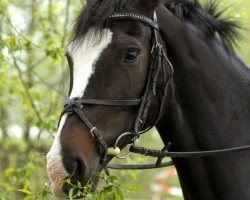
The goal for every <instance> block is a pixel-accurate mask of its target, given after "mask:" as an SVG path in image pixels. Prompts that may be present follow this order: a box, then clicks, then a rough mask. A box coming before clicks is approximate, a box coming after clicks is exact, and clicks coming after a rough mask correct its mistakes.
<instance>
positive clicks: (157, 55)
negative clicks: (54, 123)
mask: <svg viewBox="0 0 250 200" xmlns="http://www.w3.org/2000/svg"><path fill="white" fill-rule="evenodd" d="M107 20H108V21H113V20H134V21H140V22H142V23H144V24H146V25H148V26H149V27H151V30H152V39H151V43H152V44H151V47H152V48H151V49H152V50H151V54H150V62H149V69H148V70H149V73H148V80H147V84H146V89H145V91H144V95H143V97H142V98H140V99H131V100H109V99H80V98H70V99H68V101H67V102H66V104H65V106H64V109H63V112H62V114H61V117H62V116H63V115H64V114H66V113H67V114H76V115H77V116H78V117H79V119H80V120H81V121H82V122H83V123H84V124H85V125H86V126H87V128H88V129H89V131H90V133H91V135H92V137H93V139H94V140H95V143H96V146H97V148H98V150H99V152H100V155H101V161H100V163H101V164H102V165H103V166H104V168H105V169H106V172H107V173H109V172H108V170H107V168H111V169H124V170H126V169H154V168H162V167H168V166H171V165H174V163H173V162H172V161H169V162H162V160H163V159H164V158H165V157H171V158H190V157H192V158H194V157H209V156H222V155H226V154H229V153H236V152H244V151H249V150H250V145H249V146H244V147H236V148H229V149H221V150H212V151H197V152H169V151H168V150H169V148H170V146H171V144H170V143H168V144H167V145H166V146H165V147H164V148H163V149H162V150H153V149H147V148H144V147H138V146H135V141H136V140H137V139H139V137H140V135H141V134H142V133H145V132H146V131H148V130H149V129H150V128H152V127H154V126H155V125H156V124H157V123H158V121H159V120H160V119H161V117H162V114H163V113H164V110H165V106H166V104H167V93H168V86H169V82H170V79H171V78H172V77H173V73H174V69H173V66H172V64H171V62H170V61H169V59H168V58H167V56H166V53H165V51H164V49H163V47H162V45H161V43H160V41H159V38H158V34H159V33H158V31H159V24H158V21H157V16H156V13H154V16H153V20H152V19H150V18H148V17H146V16H143V15H139V14H133V13H116V14H113V15H111V16H110V17H109V18H108V19H107ZM165 64H167V66H168V67H169V70H170V74H169V76H167V75H166V74H167V72H166V67H165ZM161 70H162V73H161ZM160 75H162V76H163V81H164V88H163V89H162V94H163V95H162V97H161V101H160V107H159V111H158V116H157V118H156V120H155V122H154V124H153V125H152V126H151V127H148V128H147V129H146V130H143V127H144V125H145V122H146V120H147V116H148V111H149V109H150V106H151V98H152V96H156V86H157V81H158V79H159V76H160ZM85 104H86V105H102V106H139V109H138V113H137V117H136V120H135V123H134V128H133V130H132V131H130V132H126V133H123V134H121V135H120V136H119V137H118V138H117V140H116V142H115V144H114V146H113V147H109V146H108V144H107V143H106V142H105V140H104V139H103V137H102V134H101V133H100V132H99V131H98V129H97V128H96V127H94V126H93V125H92V123H91V122H90V121H89V120H88V118H87V116H86V115H85V114H84V112H83V110H82V109H83V106H84V105H85ZM59 122H60V121H59ZM124 137H131V142H132V145H131V146H130V149H129V152H128V153H127V154H126V155H125V156H119V154H120V149H119V147H118V143H119V141H121V140H122V139H123V138H124ZM131 153H137V154H141V155H145V156H151V157H156V158H157V161H156V163H155V164H146V165H111V164H107V157H108V156H116V157H117V158H119V159H124V158H126V157H127V156H129V155H130V154H131Z"/></svg>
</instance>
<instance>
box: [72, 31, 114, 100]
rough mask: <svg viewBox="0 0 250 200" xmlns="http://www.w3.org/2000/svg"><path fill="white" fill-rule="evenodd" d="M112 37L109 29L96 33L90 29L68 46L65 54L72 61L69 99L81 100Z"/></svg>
mask: <svg viewBox="0 0 250 200" xmlns="http://www.w3.org/2000/svg"><path fill="white" fill-rule="evenodd" d="M112 36H113V33H112V31H111V30H110V29H107V28H105V29H102V30H100V31H96V30H95V29H94V28H91V29H90V30H89V31H88V32H87V33H86V35H85V36H84V38H83V39H81V40H75V41H74V42H72V43H71V44H70V45H69V46H68V48H67V52H68V53H69V55H70V56H71V58H72V61H73V77H72V78H73V85H72V92H71V94H70V97H71V98H72V97H79V98H81V97H82V96H83V95H84V92H85V89H86V87H87V85H88V82H89V79H90V77H91V75H92V74H93V73H94V71H95V64H96V62H97V61H98V59H99V57H100V56H101V54H102V53H103V51H104V50H105V49H106V48H107V47H108V45H109V44H110V43H111V41H112Z"/></svg>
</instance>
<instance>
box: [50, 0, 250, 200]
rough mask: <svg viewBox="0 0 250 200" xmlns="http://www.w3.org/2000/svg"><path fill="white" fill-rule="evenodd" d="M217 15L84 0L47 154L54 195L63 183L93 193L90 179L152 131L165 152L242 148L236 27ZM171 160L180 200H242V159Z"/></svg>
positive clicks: (247, 157) (244, 81) (245, 177)
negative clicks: (66, 91) (63, 100)
mask: <svg viewBox="0 0 250 200" xmlns="http://www.w3.org/2000/svg"><path fill="white" fill-rule="evenodd" d="M222 13H223V11H221V10H219V9H218V6H217V4H216V3H209V4H208V6H205V7H204V6H201V4H200V3H199V2H198V1H197V0H167V1H164V2H162V1H160V0H155V1H147V0H117V1H113V0H91V1H87V5H86V7H85V8H84V9H83V10H82V12H81V13H80V15H79V16H78V18H77V20H76V25H75V29H74V37H73V40H72V42H71V43H70V44H69V45H68V47H67V54H66V56H67V58H68V63H69V68H70V91H69V100H68V101H67V102H66V104H65V106H64V109H63V112H62V115H61V118H60V122H59V125H58V132H57V134H56V137H55V140H54V142H53V145H52V147H51V149H50V151H49V153H48V154H47V171H48V175H49V178H50V180H51V188H52V191H53V193H54V194H55V195H56V196H58V197H64V196H65V194H67V193H68V192H69V189H70V187H69V186H68V185H67V184H60V181H63V180H65V179H66V178H69V179H70V180H71V181H72V182H73V183H76V182H77V181H79V182H81V183H82V184H83V185H85V184H87V183H89V184H91V185H93V188H94V187H95V185H96V184H97V183H98V176H97V175H96V174H98V173H99V172H100V171H101V170H102V169H103V168H105V166H106V165H107V163H108V162H109V161H110V160H111V159H112V158H113V157H114V156H116V155H118V154H119V150H120V149H122V148H124V147H125V146H126V145H128V144H130V143H131V142H132V143H133V142H134V141H135V140H136V139H137V138H138V137H139V135H140V134H141V133H144V132H145V131H146V130H148V128H150V127H152V126H156V128H157V130H158V132H159V134H160V136H161V138H162V140H163V142H164V143H165V144H166V147H167V148H166V149H165V150H164V152H165V153H166V152H173V151H174V152H190V151H193V152H203V151H213V150H218V149H222V150H223V149H228V148H235V147H243V146H245V145H249V144H250V133H249V130H250V101H249V100H250V70H249V69H248V67H247V66H246V65H245V64H244V63H243V61H241V60H240V59H239V58H238V57H237V55H236V53H235V51H234V49H233V43H234V42H235V39H237V37H238V31H237V28H239V27H238V25H237V23H236V22H233V21H232V20H230V19H223V18H222V17H221V15H222ZM173 71H174V72H173ZM169 143H171V145H169ZM110 147H111V148H110ZM172 161H173V163H174V165H175V167H176V169H177V172H178V177H179V180H180V184H181V187H182V190H183V195H184V198H185V200H200V199H203V200H217V199H219V200H235V199H237V200H246V199H250V190H249V188H250V153H249V152H238V153H236V152H234V153H231V154H222V155H219V156H218V155H215V156H211V157H206V156H204V157H195V156H191V157H185V156H182V157H181V156H180V157H174V156H173V157H172Z"/></svg>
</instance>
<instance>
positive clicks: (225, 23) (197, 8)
mask: <svg viewBox="0 0 250 200" xmlns="http://www.w3.org/2000/svg"><path fill="white" fill-rule="evenodd" d="M165 6H166V7H167V8H168V9H169V10H170V11H171V12H172V13H173V14H174V15H176V17H177V18H179V19H180V20H187V21H190V22H192V23H194V24H195V25H197V26H198V27H199V28H201V30H202V31H203V33H204V34H205V35H206V36H207V37H216V36H219V38H220V40H221V41H222V43H223V45H224V46H225V47H226V48H229V49H232V50H233V49H234V48H233V46H234V45H236V41H237V40H238V39H239V38H241V35H240V34H239V30H240V28H241V25H240V23H239V22H238V21H236V20H235V19H233V18H228V17H227V18H225V17H223V15H224V14H225V12H226V11H227V9H228V8H223V9H221V8H220V2H219V1H218V0H212V1H211V0H207V1H206V3H205V4H204V5H203V6H202V5H201V4H200V3H199V1H198V0H167V1H165Z"/></svg>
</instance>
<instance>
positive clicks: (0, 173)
mask: <svg viewBox="0 0 250 200" xmlns="http://www.w3.org/2000/svg"><path fill="white" fill-rule="evenodd" d="M221 2H222V6H228V5H232V4H233V5H232V6H231V7H230V8H229V11H228V13H229V15H230V16H233V17H236V18H237V19H238V20H239V21H241V22H242V27H244V28H245V29H243V30H242V35H243V36H244V39H242V41H240V42H239V45H238V46H239V48H238V54H239V56H240V57H241V58H243V60H244V61H245V62H246V63H248V64H250V48H249V46H250V36H249V30H248V29H249V21H250V13H249V12H248V10H249V9H250V1H248V0H240V1H238V0H222V1H221ZM84 3H85V1H84V0H83V1H81V0H63V1H61V0H45V1H40V0H25V1H22V0H1V1H0V91H1V96H0V200H9V199H26V200H31V199H50V200H52V199H54V197H53V196H52V194H51V193H50V190H49V186H48V184H45V183H46V182H47V176H46V172H45V166H46V163H45V155H46V152H47V151H48V149H49V147H50V145H51V143H52V140H53V133H54V132H55V130H56V128H57V120H58V117H59V114H60V109H61V107H62V105H63V101H64V100H65V99H66V94H67V90H68V86H69V80H68V78H69V76H68V67H67V63H66V59H65V58H64V48H65V47H66V45H67V43H68V42H69V40H70V32H69V31H70V30H71V29H72V24H73V21H74V17H75V16H76V15H77V13H78V11H79V9H80V8H81V6H79V5H83V4H84ZM19 129H20V130H21V131H19ZM146 137H147V138H146V141H147V142H146V144H145V145H152V144H151V142H150V141H152V138H153V136H150V135H148V136H146ZM154 141H156V142H155V144H154V146H156V147H157V148H158V147H159V145H161V143H160V142H159V139H156V138H154ZM149 161H152V162H153V160H149ZM125 162H126V161H125ZM128 162H130V163H131V162H132V163H133V162H139V163H140V162H141V163H143V162H145V159H144V158H136V159H135V158H134V157H132V158H131V159H129V160H128ZM112 173H113V174H115V175H117V176H119V178H120V181H119V182H121V183H131V180H132V182H133V183H134V184H136V185H140V186H141V187H142V189H143V191H144V192H141V191H140V190H139V189H138V188H137V187H134V186H129V185H125V184H120V183H119V182H118V180H117V179H116V178H115V177H114V176H111V177H106V176H105V175H101V178H102V179H103V180H104V182H106V186H105V187H104V188H103V189H102V190H101V191H100V192H99V194H93V193H92V192H91V188H90V187H89V186H87V188H86V190H83V189H84V188H83V187H82V186H81V185H78V184H77V185H75V186H74V187H73V190H72V192H71V194H73V193H74V189H80V191H81V192H82V193H83V194H84V195H85V196H86V198H87V199H88V198H89V199H91V198H96V199H123V198H124V199H126V198H127V197H129V199H138V197H140V198H141V199H150V198H151V197H152V196H153V191H152V188H151V184H150V183H152V182H153V180H154V177H155V174H156V173H157V171H150V173H145V171H138V172H134V171H133V172H131V171H122V172H117V171H112ZM166 182H167V183H168V184H172V185H178V179H177V178H176V177H175V178H174V179H169V180H166ZM133 191H134V192H133ZM160 195H161V196H162V198H164V199H165V198H168V199H170V200H171V199H172V200H173V199H175V200H176V199H180V198H181V197H173V196H171V195H170V194H168V193H161V194H160ZM69 198H72V195H71V196H69Z"/></svg>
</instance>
